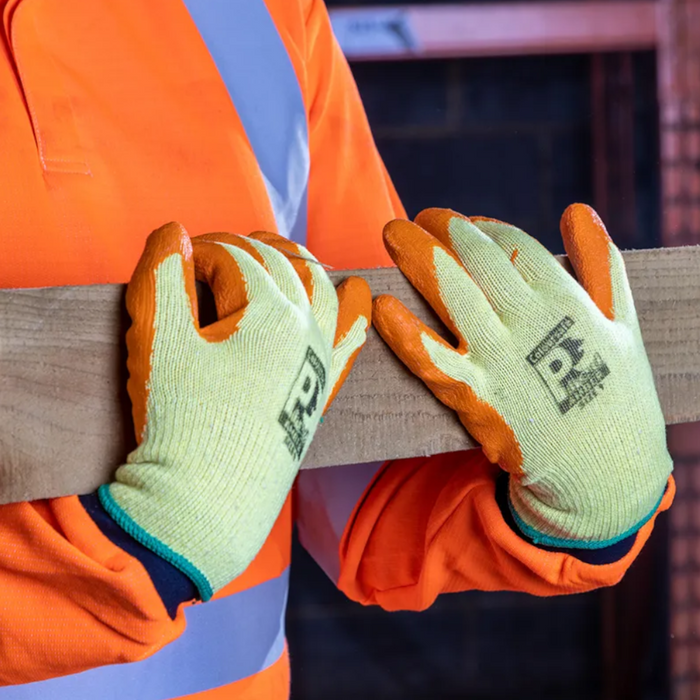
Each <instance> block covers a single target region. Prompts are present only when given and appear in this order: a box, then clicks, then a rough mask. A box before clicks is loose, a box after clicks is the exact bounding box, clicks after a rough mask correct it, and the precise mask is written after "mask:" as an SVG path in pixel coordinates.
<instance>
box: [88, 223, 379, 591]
mask: <svg viewBox="0 0 700 700" xmlns="http://www.w3.org/2000/svg"><path fill="white" fill-rule="evenodd" d="M216 238H217V239H218V240H212V238H211V237H209V240H207V239H206V238H205V239H195V242H194V246H193V245H192V244H191V242H190V240H189V238H188V236H187V233H186V231H185V230H184V229H183V228H182V227H181V226H180V225H178V224H169V225H167V226H164V227H163V228H161V229H159V230H158V231H156V232H154V233H153V234H151V236H150V237H149V239H148V242H147V244H146V250H145V252H144V254H143V256H142V258H141V260H140V262H139V264H138V267H137V269H136V271H135V273H134V276H133V278H132V281H131V283H130V284H129V287H128V291H127V308H128V310H129V314H130V315H131V318H132V326H131V328H130V330H129V331H128V333H127V347H128V353H129V358H128V367H129V373H130V377H129V383H128V390H129V395H130V397H131V400H132V403H133V411H134V423H135V427H136V433H137V439H138V441H139V446H138V448H137V449H136V450H135V451H134V452H133V453H132V454H131V455H130V456H129V458H128V462H127V464H126V465H124V466H122V467H120V468H119V470H118V471H117V474H116V479H115V482H114V483H112V484H111V485H108V486H103V487H101V489H100V491H99V494H100V499H101V501H102V504H103V505H104V507H105V508H106V509H107V511H108V512H109V513H110V514H111V516H112V517H113V518H114V519H115V520H116V521H117V522H118V523H119V524H120V525H121V526H122V527H123V528H124V529H125V530H126V531H127V532H129V533H130V534H131V535H132V536H133V537H135V538H136V539H137V540H139V541H140V542H142V543H143V544H144V545H146V546H147V547H149V548H150V549H152V550H153V551H155V552H156V553H158V554H159V555H160V556H162V557H163V558H165V559H166V560H168V561H170V562H171V563H172V564H174V565H175V566H176V567H178V568H179V569H181V570H182V571H183V572H184V573H185V574H187V575H188V576H189V577H190V578H191V579H192V580H193V581H194V583H195V584H196V585H197V587H198V589H199V591H200V594H201V596H202V598H203V599H205V600H206V599H208V598H209V597H210V596H211V595H212V594H213V593H214V592H216V591H217V590H218V589H220V588H221V587H222V586H224V585H226V584H227V583H228V582H229V581H231V580H232V579H234V578H235V577H237V576H238V575H239V574H240V573H242V572H243V571H244V570H245V568H246V567H247V566H248V564H249V563H250V562H251V561H252V559H253V558H254V557H255V555H256V554H257V552H258V551H259V550H260V548H261V546H262V544H263V543H264V541H265V539H266V538H267V536H268V534H269V532H270V530H271V528H272V526H273V524H274V522H275V520H276V518H277V516H278V515H279V512H280V510H281V508H282V505H283V504H284V501H285V499H286V497H287V495H288V493H289V490H290V487H291V485H292V483H293V480H294V477H295V476H296V474H297V471H298V469H299V465H300V463H301V461H302V459H303V457H304V454H305V453H306V450H307V448H308V447H309V444H310V442H311V439H312V437H313V435H314V432H315V430H316V427H317V425H318V422H319V419H320V417H321V414H322V411H323V408H324V406H325V405H326V402H327V399H328V397H329V396H330V393H331V390H332V388H333V384H334V377H333V367H334V362H335V364H338V363H340V362H341V360H340V357H339V353H338V351H337V350H335V349H334V340H335V337H336V331H337V325H338V318H339V315H340V316H341V317H342V318H343V319H344V322H345V323H350V325H351V326H352V328H353V329H354V330H353V334H352V337H351V342H349V343H346V345H345V346H344V347H343V349H342V352H340V355H342V358H343V360H344V361H345V364H346V365H349V364H350V363H351V361H352V359H354V356H355V355H356V352H357V351H359V348H360V347H361V346H362V344H363V343H364V340H365V330H366V329H367V327H368V324H369V322H370V318H371V298H370V292H369V289H368V287H367V285H366V283H364V282H363V281H362V280H358V279H356V278H355V279H351V280H349V281H348V282H347V283H346V288H349V289H350V290H351V293H350V294H346V295H345V296H344V299H343V303H342V304H341V305H340V306H339V303H338V296H337V295H336V291H335V289H334V287H333V284H332V283H331V281H330V279H329V278H328V276H327V275H326V273H325V271H324V270H323V268H322V266H320V265H318V264H313V263H308V265H309V274H310V276H311V278H312V280H313V294H312V298H311V299H310V298H309V296H308V294H307V291H306V289H305V288H304V285H303V284H302V282H301V280H300V278H299V275H298V274H297V272H296V271H295V270H294V268H293V266H292V265H291V264H290V263H289V262H288V260H287V259H286V258H285V256H284V255H282V254H281V253H280V252H279V251H277V250H275V249H274V248H273V247H270V246H268V245H266V244H264V243H262V242H259V241H250V240H247V239H245V238H243V237H239V236H226V235H219V236H218V237H216ZM305 255H306V257H309V258H311V256H310V255H309V254H308V253H306V254H305ZM195 269H196V275H197V277H199V278H200V279H203V280H205V281H207V282H208V283H209V285H210V287H211V289H212V291H213V294H214V298H215V301H216V308H217V313H218V318H219V319H220V320H218V321H217V322H216V323H214V324H212V325H210V326H207V327H204V328H201V327H200V326H199V322H198V311H197V308H198V307H197V297H196V291H195ZM337 356H338V357H337ZM334 358H336V359H335V360H334Z"/></svg>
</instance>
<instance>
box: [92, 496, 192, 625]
mask: <svg viewBox="0 0 700 700" xmlns="http://www.w3.org/2000/svg"><path fill="white" fill-rule="evenodd" d="M80 502H81V503H82V504H83V507H84V508H85V510H86V511H87V513H88V515H89V516H90V517H91V518H92V519H93V520H94V521H95V524H96V525H97V527H99V528H100V530H101V531H102V534H103V535H104V536H105V537H107V538H108V539H110V540H111V541H112V542H114V544H116V545H117V547H119V548H120V549H123V550H124V551H125V552H127V553H128V554H131V556H132V557H135V558H136V559H138V560H139V561H140V562H141V563H142V564H143V566H144V568H145V569H146V571H148V575H149V576H150V577H151V581H153V585H154V586H155V587H156V590H157V591H158V595H160V597H161V599H162V601H163V604H164V605H165V608H166V609H167V611H168V614H169V615H170V617H171V618H173V619H175V615H176V614H177V609H178V607H179V606H180V604H181V603H184V602H185V601H188V600H194V599H195V598H198V597H199V594H198V593H197V588H196V586H195V585H194V583H192V581H190V579H189V578H188V577H187V576H185V574H183V573H182V572H181V571H180V570H179V569H176V568H175V567H174V566H173V565H172V564H170V563H168V562H167V561H165V559H161V558H160V557H159V556H158V555H157V554H155V553H154V552H152V551H151V550H150V549H147V548H146V547H144V546H143V545H142V544H141V543H140V542H137V541H136V540H135V539H134V538H133V537H131V536H130V535H128V534H127V533H126V532H125V531H124V530H122V529H121V528H120V527H119V525H117V523H115V522H114V520H112V518H110V517H109V515H108V514H107V511H106V510H105V509H104V508H103V507H102V504H101V503H100V499H99V498H98V496H97V493H91V494H88V495H87V496H80Z"/></svg>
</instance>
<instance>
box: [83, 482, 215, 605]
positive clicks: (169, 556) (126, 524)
mask: <svg viewBox="0 0 700 700" xmlns="http://www.w3.org/2000/svg"><path fill="white" fill-rule="evenodd" d="M97 495H98V497H99V499H100V503H101V504H102V507H103V508H104V509H105V511H107V513H108V515H109V516H110V517H111V518H112V520H114V522H115V523H117V525H119V527H121V528H122V530H124V531H125V532H126V533H127V534H128V535H130V536H131V537H133V539H135V540H136V541H137V542H140V543H141V544H142V545H143V546H144V547H146V548H147V549H150V550H151V551H152V552H154V553H155V554H157V555H158V556H159V557H160V558H161V559H164V560H165V561H167V562H168V563H169V564H172V565H173V566H174V567H175V568H176V569H178V570H179V571H181V572H182V573H183V574H185V576H187V577H188V578H189V579H190V580H191V581H192V583H194V585H195V586H196V587H197V590H198V591H199V595H200V596H201V598H202V600H203V601H207V600H209V599H210V598H211V597H212V596H213V595H214V590H213V588H212V585H211V583H210V582H209V579H208V578H207V577H206V576H205V575H204V574H203V573H202V572H201V571H200V570H199V569H198V568H197V567H196V566H195V565H194V564H193V563H192V562H190V561H189V560H188V559H187V558H186V557H183V556H182V555H181V554H178V553H177V552H175V551H174V550H172V549H171V548H170V547H168V545H167V544H165V543H164V542H161V541H160V540H159V539H158V538H157V537H154V536H153V535H151V534H150V533H149V532H147V531H146V530H145V529H144V528H143V527H141V525H139V524H138V523H137V522H136V521H135V520H134V519H133V518H132V517H131V516H130V515H129V514H128V513H127V512H126V511H125V510H124V509H123V508H122V507H121V506H120V505H119V503H117V501H116V500H115V499H114V497H113V496H112V492H111V487H110V485H109V484H103V485H102V486H100V488H99V489H98V491H97Z"/></svg>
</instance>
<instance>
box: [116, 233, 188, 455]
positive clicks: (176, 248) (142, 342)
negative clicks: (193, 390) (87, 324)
mask: <svg viewBox="0 0 700 700" xmlns="http://www.w3.org/2000/svg"><path fill="white" fill-rule="evenodd" d="M171 255H179V256H180V258H181V260H182V267H183V270H184V273H185V286H186V290H187V294H188V295H189V297H190V303H191V307H192V317H193V322H194V323H195V324H196V323H197V317H198V307H197V290H196V288H195V284H194V282H195V278H194V261H193V256H192V244H191V242H190V239H189V236H188V235H187V231H185V229H184V228H183V227H182V226H180V224H177V223H170V224H166V225H165V226H161V228H159V229H157V230H156V231H154V232H153V233H152V234H151V235H150V236H149V237H148V240H147V241H146V248H145V250H144V253H143V255H142V256H141V259H140V260H139V263H138V265H137V267H136V270H135V272H134V275H133V277H132V279H131V282H130V283H129V286H128V288H127V291H126V308H127V311H128V312H129V316H130V317H131V326H130V328H129V330H128V331H127V334H126V345H127V348H128V352H129V357H128V361H127V367H128V368H129V381H128V383H127V389H128V391H129V397H130V398H131V403H132V412H133V417H134V429H135V431H136V439H137V441H138V442H140V441H141V438H142V437H143V431H144V428H145V426H146V406H147V402H148V377H149V376H150V373H151V353H152V348H153V337H154V333H155V329H154V319H155V313H156V299H155V294H156V269H157V267H158V265H160V263H162V262H163V261H164V260H165V259H166V258H168V257H170V256H171Z"/></svg>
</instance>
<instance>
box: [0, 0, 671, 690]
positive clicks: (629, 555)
mask: <svg viewBox="0 0 700 700" xmlns="http://www.w3.org/2000/svg"><path fill="white" fill-rule="evenodd" d="M0 7H1V8H2V10H3V34H2V55H1V56H0V99H1V100H2V110H0V121H1V128H0V134H2V148H1V149H0V163H1V164H2V167H0V192H2V196H0V222H1V224H2V225H1V226H0V241H1V243H2V250H3V255H2V257H1V258H0V286H2V287H27V286H47V285H72V284H97V283H107V282H120V283H121V282H126V281H127V280H128V279H129V277H130V275H131V273H132V271H133V269H134V266H135V263H136V261H137V259H138V256H139V254H140V253H141V250H142V247H143V244H144V242H145V239H146V237H147V235H148V233H149V232H150V231H151V230H152V229H154V228H156V227H157V226H159V225H161V224H163V223H164V222H167V221H172V220H177V221H180V222H181V223H182V224H184V226H185V227H186V228H187V229H188V231H189V232H190V233H191V234H192V235H196V234H201V233H205V232H209V231H232V232H235V233H248V232H251V231H254V230H260V229H267V230H277V231H280V232H281V233H283V234H284V235H288V236H290V237H292V238H294V239H295V240H300V242H304V241H305V242H306V244H307V245H308V246H309V247H310V249H311V250H312V251H313V252H314V253H315V254H316V255H317V256H318V257H320V258H321V259H323V260H324V262H326V263H329V264H330V265H333V266H334V267H336V268H359V267H372V266H380V265H388V264H390V262H389V258H388V256H387V255H386V253H385V251H384V249H383V246H382V241H381V231H382V227H383V225H384V224H385V223H386V222H387V221H388V220H390V219H392V218H394V217H396V216H402V215H403V210H402V207H401V204H400V203H399V201H398V198H397V196H396V194H395V192H394V189H393V186H392V185H391V182H390V180H389V178H388V176H387V174H386V172H385V170H384V167H383V165H382V162H381V160H380V158H379V156H378V154H377V151H376V148H375V146H374V143H373V140H372V137H371V133H370V130H369V126H368V124H367V120H366V118H365V115H364V112H363V109H362V106H361V102H360V99H359V96H358V94H357V90H356V87H355V85H354V83H353V80H352V77H351V74H350V71H349V69H348V66H347V64H346V62H345V60H344V58H343V56H342V54H341V52H340V50H339V48H338V46H337V44H336V42H335V40H334V38H333V35H332V32H331V28H330V22H329V19H328V16H327V13H326V10H325V8H324V6H323V4H322V2H321V0H246V1H245V2H239V3H234V2H230V0H207V1H206V2H205V1H204V0H148V2H141V1H137V0H4V2H3V0H0ZM215 12H220V17H219V16H216V17H214V15H213V14H212V13H215ZM212 17H214V19H215V21H212ZM300 110H301V111H300ZM280 154H282V155H280ZM279 158H281V161H280V160H278V159H279ZM280 163H282V165H280ZM116 466H117V465H115V467H116ZM499 474H500V472H499V469H498V468H497V467H495V466H493V465H490V464H488V462H487V461H486V460H485V459H484V457H483V455H482V454H481V452H480V451H478V450H476V451H472V452H467V453H455V454H450V455H441V456H438V457H434V458H416V459H412V460H403V461H397V462H391V463H386V464H373V465H355V466H353V467H342V468H329V469H322V470H314V471H313V472H306V473H304V474H303V475H302V476H301V478H300V479H299V481H298V484H297V487H296V504H297V509H296V510H297V522H298V524H299V530H300V536H301V539H302V542H303V543H304V545H305V546H306V547H307V548H308V549H309V551H310V552H311V553H312V554H313V555H314V556H315V557H316V558H317V560H318V561H319V563H320V564H321V565H322V566H323V567H324V569H325V570H326V571H327V572H328V574H329V575H330V576H331V577H332V578H333V579H334V580H335V581H336V583H337V585H338V586H339V587H340V588H341V589H342V590H343V591H344V592H346V593H347V594H348V595H349V596H350V597H352V598H353V599H355V600H357V601H359V602H361V603H363V604H379V605H381V606H383V607H385V608H387V609H391V610H395V609H412V610H420V609H423V608H425V607H427V606H429V605H430V604H431V603H432V602H433V601H434V600H435V598H436V597H437V595H439V594H440V593H443V592H450V591H460V590H466V589H482V590H521V591H527V592H530V593H533V594H536V595H556V594H562V593H572V592H580V591H586V590H590V589H592V588H595V587H598V586H604V585H610V584H613V583H615V582H616V581H618V580H619V579H620V577H621V576H622V575H623V574H624V572H625V571H626V569H627V567H628V566H629V565H630V563H631V562H632V561H633V560H634V558H635V557H636V555H637V553H638V552H639V550H640V549H641V547H642V546H643V545H644V542H645V541H646V539H647V538H648V536H649V534H650V532H651V530H652V528H653V523H654V520H653V519H652V521H651V522H649V523H648V524H646V525H645V526H644V527H643V528H642V529H641V530H640V532H639V533H637V535H636V536H634V537H632V538H631V541H630V542H629V543H628V546H627V547H625V548H624V551H620V552H618V553H617V554H615V556H612V557H611V558H610V559H609V561H608V563H601V562H600V561H598V562H597V563H590V562H588V563H587V562H586V561H583V560H582V559H580V558H578V557H575V556H572V554H570V553H567V552H562V551H543V550H541V549H538V548H537V547H535V546H533V545H532V544H530V543H529V542H528V541H526V539H524V538H523V537H521V536H520V535H519V534H518V532H517V530H516V529H515V528H514V526H513V524H512V523H510V522H508V520H507V514H506V513H505V512H504V509H503V508H502V507H501V506H500V505H499V500H498V493H499V488H500V484H502V481H499V478H500V477H499ZM672 497H673V482H672V481H671V482H670V484H669V488H668V490H667V493H666V495H665V497H664V500H663V502H662V505H661V507H660V510H664V509H666V508H668V506H669V505H670V502H671V500H672ZM291 528H292V504H291V499H289V500H288V501H287V503H286V505H285V507H284V508H283V510H282V512H281V514H280V516H279V519H278V521H277V523H276V525H275V527H274V528H273V530H272V532H271V534H270V536H269V538H268V541H267V542H266V544H265V546H264V547H263V549H262V550H261V552H260V553H259V555H258V557H257V558H256V559H255V561H254V562H253V563H252V564H251V566H250V567H249V569H248V570H247V571H246V572H245V573H244V574H243V575H242V576H241V577H239V578H238V579H237V580H236V581H234V582H233V583H231V584H230V585H229V586H228V587H227V588H225V589H224V590H223V591H221V592H220V593H219V594H218V595H217V596H215V598H214V599H213V600H212V601H210V602H208V603H206V604H195V605H190V604H189V601H184V600H183V601H182V604H180V605H179V606H178V607H177V609H176V611H175V612H174V613H172V614H171V611H170V610H169V608H168V606H167V605H166V603H165V602H164V596H163V589H162V585H163V580H167V574H165V575H164V577H161V576H160V574H158V572H157V568H158V564H157V563H156V564H154V563H153V561H152V559H151V560H147V557H145V556H144V555H143V554H142V553H141V554H139V553H138V552H135V550H133V548H130V547H129V546H126V545H125V546H119V545H118V544H117V539H118V538H114V537H110V536H108V535H107V534H105V529H104V527H103V526H99V525H98V523H97V521H96V519H95V518H94V517H93V515H91V514H90V513H89V512H88V510H87V509H86V507H85V506H84V505H83V501H81V500H80V499H78V498H77V497H69V498H59V499H53V500H47V501H41V502H34V503H18V504H12V505H7V506H2V507H0V686H2V687H0V700H27V699H32V698H36V699H38V698H41V700H44V699H45V698H51V700H62V699H63V698H71V700H95V699H96V698H99V699H100V700H111V699H112V698H114V699H115V700H116V699H117V698H118V699H119V700H123V699H124V698H125V697H127V698H135V700H156V699H160V700H167V699H168V698H176V697H188V698H197V699H199V700H232V699H234V698H235V699H240V700H251V699H253V698H256V699H260V700H262V699H265V700H284V698H287V697H288V694H289V663H288V657H287V651H286V645H285V642H284V626H283V617H284V605H285V599H286V585H287V570H288V566H289V559H290V541H291ZM153 556H154V555H151V557H153ZM156 580H158V581H159V583H158V584H156Z"/></svg>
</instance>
